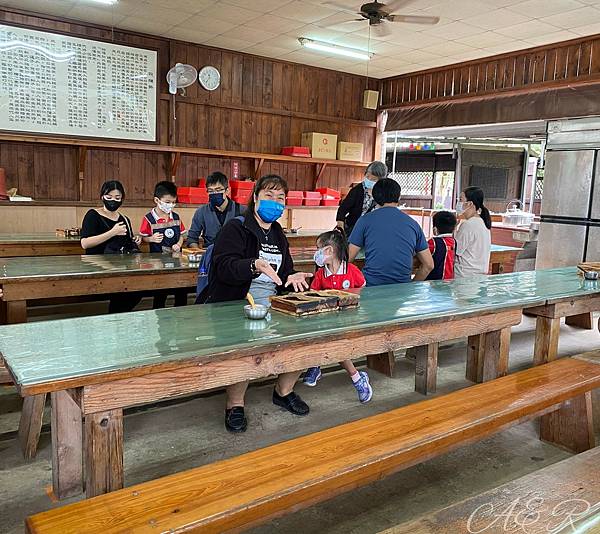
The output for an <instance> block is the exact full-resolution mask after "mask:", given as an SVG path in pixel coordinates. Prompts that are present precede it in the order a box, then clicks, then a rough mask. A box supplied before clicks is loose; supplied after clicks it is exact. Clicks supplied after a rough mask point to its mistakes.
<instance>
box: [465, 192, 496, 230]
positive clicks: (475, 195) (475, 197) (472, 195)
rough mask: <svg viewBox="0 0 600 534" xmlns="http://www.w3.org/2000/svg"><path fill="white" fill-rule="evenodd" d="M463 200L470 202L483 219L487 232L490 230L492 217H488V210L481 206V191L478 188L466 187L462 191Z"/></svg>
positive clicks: (482, 197) (482, 196)
mask: <svg viewBox="0 0 600 534" xmlns="http://www.w3.org/2000/svg"><path fill="white" fill-rule="evenodd" d="M464 193H465V198H466V199H467V200H468V201H469V202H472V203H473V205H474V206H475V208H476V209H477V213H479V216H480V217H481V218H482V219H483V223H484V224H485V227H486V228H487V229H488V230H491V229H492V216H491V215H490V210H488V209H487V208H486V207H485V206H484V204H483V199H484V195H483V190H482V189H481V188H479V187H467V188H466V189H465V190H464Z"/></svg>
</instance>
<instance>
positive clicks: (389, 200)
mask: <svg viewBox="0 0 600 534" xmlns="http://www.w3.org/2000/svg"><path fill="white" fill-rule="evenodd" d="M400 192H401V191H400V184H399V183H398V182H396V180H392V179H391V178H382V179H381V180H377V182H375V185H374V186H373V199H374V200H375V202H377V204H379V205H380V206H383V205H384V204H398V203H399V202H400Z"/></svg>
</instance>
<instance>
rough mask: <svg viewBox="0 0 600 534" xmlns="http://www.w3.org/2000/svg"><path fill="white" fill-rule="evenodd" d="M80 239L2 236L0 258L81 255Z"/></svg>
mask: <svg viewBox="0 0 600 534" xmlns="http://www.w3.org/2000/svg"><path fill="white" fill-rule="evenodd" d="M80 239H81V238H79V237H59V236H57V235H56V234H54V233H39V234H0V258H14V257H22V256H63V255H73V254H75V255H79V254H81V253H82V252H83V249H82V248H81V243H80Z"/></svg>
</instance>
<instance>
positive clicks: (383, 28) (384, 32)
mask: <svg viewBox="0 0 600 534" xmlns="http://www.w3.org/2000/svg"><path fill="white" fill-rule="evenodd" d="M371 27H372V28H373V33H374V34H375V35H377V36H378V37H387V36H388V35H390V34H391V33H392V32H391V30H390V27H389V26H388V25H387V24H385V23H384V22H380V23H379V24H373V25H372V26H371Z"/></svg>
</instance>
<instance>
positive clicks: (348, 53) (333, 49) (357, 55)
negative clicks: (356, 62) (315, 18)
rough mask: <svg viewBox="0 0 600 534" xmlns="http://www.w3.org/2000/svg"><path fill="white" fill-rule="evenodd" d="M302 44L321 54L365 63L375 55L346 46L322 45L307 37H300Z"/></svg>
mask: <svg viewBox="0 0 600 534" xmlns="http://www.w3.org/2000/svg"><path fill="white" fill-rule="evenodd" d="M298 41H299V42H300V44H301V45H302V46H304V47H306V48H310V49H311V50H318V51H320V52H326V53H328V54H335V55H336V56H345V57H352V58H354V59H362V60H363V61H369V59H371V58H372V57H373V54H370V53H368V52H365V51H364V50H358V49H356V48H346V47H344V46H337V45H334V44H330V43H322V42H320V41H313V40H312V39H307V38H306V37H300V38H299V39H298Z"/></svg>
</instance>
